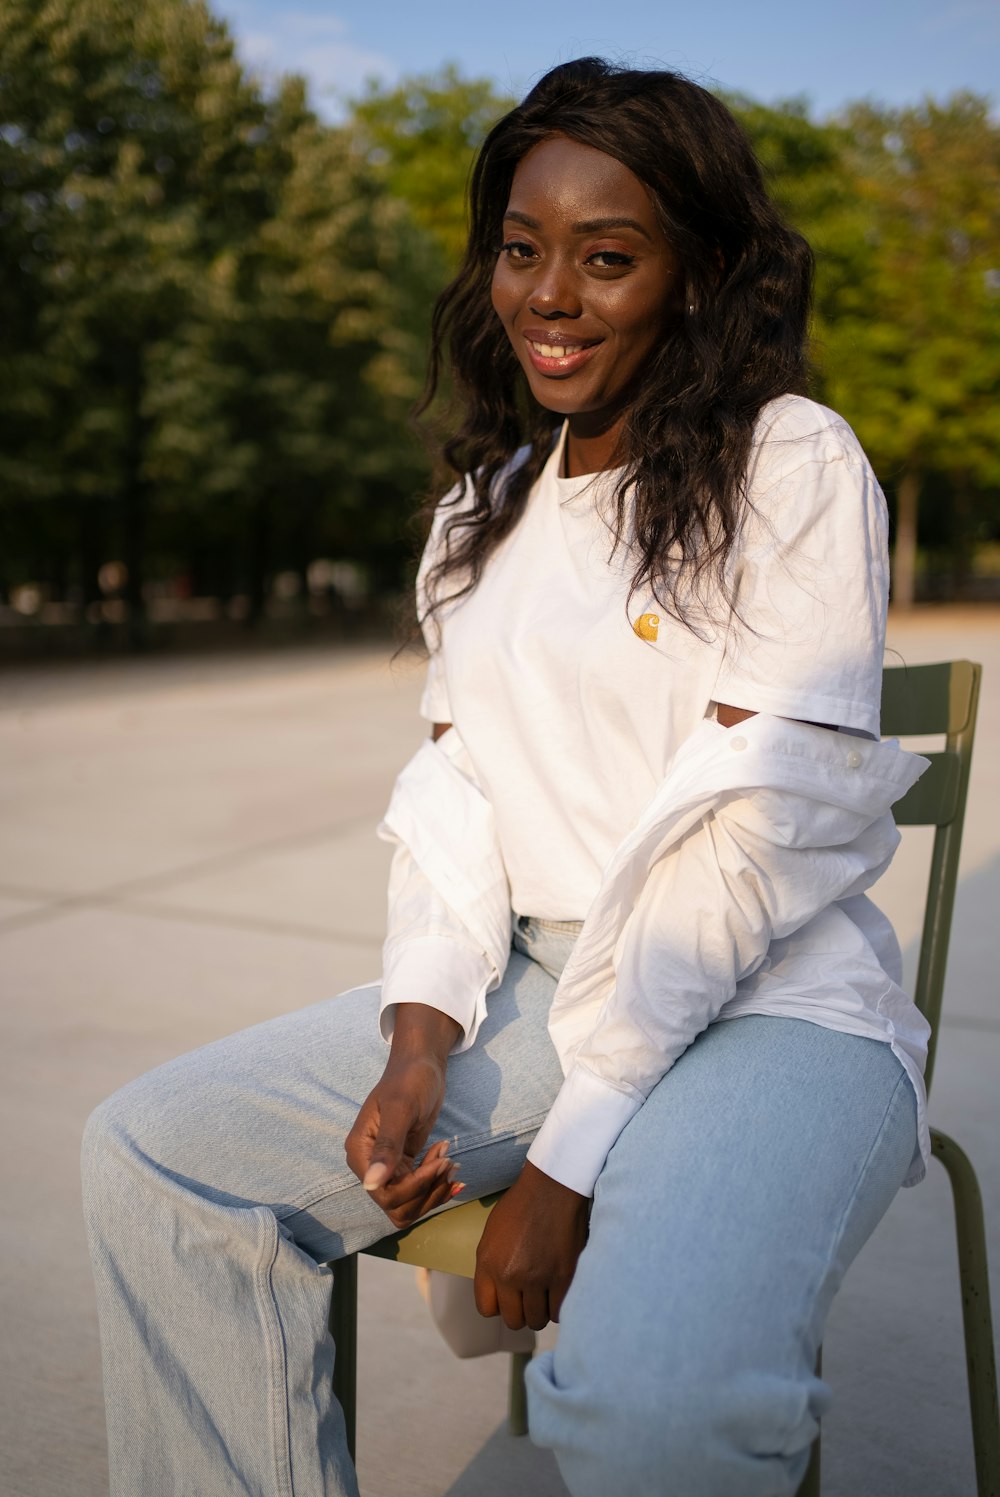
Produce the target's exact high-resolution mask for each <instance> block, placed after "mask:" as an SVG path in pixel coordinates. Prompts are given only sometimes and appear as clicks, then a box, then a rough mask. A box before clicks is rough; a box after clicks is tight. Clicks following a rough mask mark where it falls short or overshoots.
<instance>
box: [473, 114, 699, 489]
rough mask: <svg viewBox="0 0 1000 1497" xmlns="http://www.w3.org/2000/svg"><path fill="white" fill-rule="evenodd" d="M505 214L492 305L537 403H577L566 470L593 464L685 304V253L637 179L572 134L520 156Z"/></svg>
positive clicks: (605, 456) (602, 460)
mask: <svg viewBox="0 0 1000 1497" xmlns="http://www.w3.org/2000/svg"><path fill="white" fill-rule="evenodd" d="M503 225H504V234H505V235H506V239H505V242H504V245H503V248H502V249H501V251H500V257H499V260H498V261H497V267H496V270H495V271H494V273H493V306H494V308H495V309H496V312H497V315H498V317H499V318H500V321H501V323H502V324H503V327H504V331H505V332H506V334H507V336H508V338H509V339H510V341H511V345H512V346H513V349H514V352H515V353H516V354H517V357H518V359H519V360H520V362H521V366H522V368H523V369H524V372H525V374H526V375H527V379H528V384H529V386H530V388H531V391H532V394H533V395H534V396H535V398H536V399H537V400H538V402H539V404H540V405H541V406H543V407H544V408H545V409H546V410H550V411H556V412H560V413H564V414H567V415H569V414H572V417H573V420H572V422H571V426H570V433H569V438H568V440H567V444H566V476H567V477H576V475H577V474H579V473H595V472H597V471H598V470H599V469H601V468H606V467H608V466H610V463H611V460H612V458H613V457H614V454H615V450H616V448H617V446H618V442H619V439H620V436H621V429H622V423H623V422H624V419H625V412H626V411H627V410H628V408H629V405H630V404H631V402H632V400H633V399H634V397H635V394H636V391H637V389H638V387H639V385H640V383H641V380H642V376H643V374H644V372H645V370H646V369H647V368H648V366H649V364H650V362H651V360H652V358H653V356H654V354H655V352H656V350H657V348H658V347H659V346H660V345H661V344H662V343H663V342H664V341H665V338H666V335H667V332H668V330H669V328H670V325H671V323H673V322H676V321H677V320H678V319H679V318H680V317H681V315H682V302H681V296H682V294H683V275H682V272H681V266H680V262H679V260H678V258H677V256H676V254H675V253H674V251H673V250H672V248H671V246H670V244H669V243H668V242H667V239H666V236H665V235H664V232H663V230H662V228H661V227H660V224H659V222H658V220H657V216H656V213H655V211H654V208H653V204H652V201H651V200H650V196H649V194H648V192H647V191H646V190H645V188H644V187H643V185H642V183H641V182H640V181H639V179H638V178H637V177H636V176H634V175H633V173H632V172H630V171H629V169H628V167H627V166H624V165H623V164H622V163H621V162H620V161H616V160H614V158H613V157H611V156H607V155H605V153H604V152H603V151H598V150H595V149H594V148H593V147H592V146H586V145H581V144H580V143H579V142H578V141H575V140H571V139H570V138H569V137H568V136H565V135H553V136H552V137H551V138H550V139H548V140H543V141H541V142H539V144H538V145H536V146H533V147H532V149H531V150H530V151H529V152H528V153H527V155H526V156H525V157H524V158H523V159H522V160H521V162H520V163H519V164H518V167H517V171H516V172H515V173H514V180H513V183H512V185H511V193H510V201H509V203H508V206H507V210H506V212H505V213H504V219H503Z"/></svg>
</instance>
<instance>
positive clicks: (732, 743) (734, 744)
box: [729, 733, 747, 754]
mask: <svg viewBox="0 0 1000 1497" xmlns="http://www.w3.org/2000/svg"><path fill="white" fill-rule="evenodd" d="M746 746H747V741H746V739H745V738H744V737H743V734H742V733H737V735H736V737H735V738H730V740H729V747H730V748H731V749H732V750H733V751H734V752H735V753H737V754H739V753H741V752H742V751H743V749H745V748H746Z"/></svg>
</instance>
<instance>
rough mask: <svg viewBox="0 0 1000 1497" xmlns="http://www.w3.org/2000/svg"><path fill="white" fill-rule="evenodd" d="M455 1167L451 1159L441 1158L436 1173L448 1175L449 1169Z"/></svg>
mask: <svg viewBox="0 0 1000 1497" xmlns="http://www.w3.org/2000/svg"><path fill="white" fill-rule="evenodd" d="M454 1168H455V1166H454V1165H453V1164H452V1162H451V1160H450V1159H439V1160H438V1163H437V1168H436V1169H435V1171H434V1173H435V1174H436V1175H446V1174H447V1173H448V1171H449V1170H452V1169H454Z"/></svg>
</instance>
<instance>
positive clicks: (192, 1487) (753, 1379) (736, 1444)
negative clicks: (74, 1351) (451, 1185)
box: [84, 921, 915, 1497]
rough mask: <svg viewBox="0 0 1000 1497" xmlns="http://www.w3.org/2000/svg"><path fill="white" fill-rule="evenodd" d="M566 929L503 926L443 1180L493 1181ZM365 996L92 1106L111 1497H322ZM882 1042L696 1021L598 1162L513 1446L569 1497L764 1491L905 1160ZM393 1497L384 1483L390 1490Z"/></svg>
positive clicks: (368, 1070)
mask: <svg viewBox="0 0 1000 1497" xmlns="http://www.w3.org/2000/svg"><path fill="white" fill-rule="evenodd" d="M574 935H575V928H560V927H559V926H557V925H553V924H549V923H546V922H542V921H529V922H525V921H522V922H521V928H520V929H519V931H518V934H517V936H516V937H515V948H516V949H515V951H514V952H513V953H512V955H511V961H510V966H509V969H508V972H507V975H506V977H505V979H504V982H503V984H502V985H501V987H500V988H499V989H498V990H497V992H496V993H494V994H493V995H492V997H491V999H490V1013H489V1017H488V1019H487V1021H486V1024H485V1025H484V1027H483V1029H482V1031H481V1033H480V1037H479V1040H478V1041H477V1044H476V1045H475V1047H474V1048H473V1049H471V1050H469V1051H467V1052H465V1053H464V1054H462V1055H460V1056H457V1057H455V1058H453V1060H452V1061H451V1062H450V1063H449V1076H448V1091H447V1097H446V1100H445V1103H444V1107H443V1108H442V1112H441V1115H440V1118H439V1121H438V1125H437V1127H436V1129H435V1134H434V1137H445V1136H447V1137H449V1138H450V1139H451V1140H452V1146H451V1153H452V1156H453V1157H454V1158H456V1159H457V1160H459V1161H460V1162H461V1165H462V1178H463V1179H464V1180H465V1181H466V1182H467V1190H466V1192H465V1198H466V1199H468V1198H471V1197H475V1196H478V1195H482V1194H485V1193H487V1192H488V1191H492V1190H496V1189H498V1188H500V1187H502V1186H504V1185H507V1184H509V1183H510V1182H511V1181H512V1180H513V1179H514V1178H515V1176H516V1175H517V1173H518V1171H519V1169H520V1167H521V1164H522V1162H523V1160H524V1156H525V1153H526V1152H527V1149H528V1146H529V1144H530V1142H531V1139H532V1137H533V1136H534V1133H535V1131H536V1129H537V1128H538V1126H539V1124H540V1123H541V1121H542V1119H543V1118H544V1116H545V1114H546V1112H547V1110H548V1108H549V1106H550V1105H551V1102H552V1100H553V1098H554V1096H555V1094H556V1092H557V1090H558V1088H559V1084H560V1081H561V1072H560V1068H559V1064H558V1061H557V1059H556V1056H555V1052H554V1050H553V1049H552V1046H551V1043H550V1042H549V1039H548V1035H547V1032H546V1028H545V1022H546V1014H547V1010H548V1007H549V1003H550V1001H551V997H552V993H553V991H554V987H555V980H556V977H557V975H558V972H559V971H560V970H561V967H562V964H563V963H564V961H565V959H566V957H567V956H568V954H569V951H570V949H571V947H572V942H573V938H574ZM377 1007H378V988H377V986H371V987H365V988H358V989H355V990H353V991H352V992H349V993H346V994H343V995H341V996H340V997H337V998H334V999H331V1000H329V1001H328V1002H325V1003H320V1004H316V1005H314V1006H312V1007H310V1008H307V1009H304V1010H302V1011H300V1012H299V1013H295V1014H290V1015H287V1016H284V1017H281V1018H278V1019H275V1020H273V1021H271V1022H269V1023H267V1024H263V1025H259V1026H257V1027H255V1028H253V1029H249V1030H245V1031H243V1032H242V1033H240V1034H236V1035H233V1036H232V1037H231V1038H229V1039H225V1040H221V1041H219V1042H217V1043H215V1044H212V1045H208V1046H206V1047H205V1048H203V1049H201V1050H198V1051H195V1052H194V1053H193V1054H191V1055H186V1056H183V1057H181V1058H180V1059H178V1060H174V1061H171V1062H169V1063H168V1064H166V1065H164V1066H160V1067H159V1068H158V1069H156V1070H155V1071H152V1072H151V1073H150V1074H149V1075H147V1076H144V1077H142V1078H140V1079H139V1080H138V1081H135V1082H133V1083H131V1084H130V1085H129V1086H126V1087H125V1088H123V1089H122V1090H121V1091H120V1092H118V1093H116V1094H115V1095H114V1096H113V1097H111V1098H110V1099H109V1100H108V1101H107V1102H105V1103H103V1104H102V1105H101V1107H99V1108H98V1109H97V1111H96V1112H95V1113H94V1115H93V1117H92V1118H91V1120H90V1122H89V1124H88V1127H87V1132H86V1136H85V1140H84V1193H85V1209H86V1215H87V1224H88V1231H89V1235H90V1243H91V1253H92V1258H93V1264H94V1273H95V1280H96V1286H97V1297H98V1306H99V1312H100V1321H101V1344H102V1356H103V1364H104V1381H105V1396H106V1404H107V1418H108V1438H109V1450H110V1463H111V1489H112V1492H113V1494H114V1497H140V1494H141V1497H166V1494H176V1497H222V1494H227V1497H228V1494H235V1493H240V1494H243V1497H245V1494H248V1493H249V1494H254V1497H275V1494H281V1497H321V1494H322V1497H345V1494H354V1493H356V1492H357V1490H358V1489H357V1482H356V1478H355V1475H354V1471H353V1467H352V1465H351V1462H350V1460H349V1457H348V1455H347V1450H346V1443H345V1439H344V1425H343V1418H342V1415H341V1412H340V1409H339V1407H338V1406H337V1404H336V1403H335V1402H334V1400H333V1397H332V1394H331V1388H330V1383H331V1376H332V1371H333V1360H334V1348H333V1344H332V1342H331V1340H330V1337H329V1334H328V1332H327V1328H326V1318H327V1310H328V1306H329V1297H330V1285H331V1277H330V1275H331V1269H330V1267H328V1266H327V1265H328V1264H329V1263H330V1262H331V1261H332V1262H333V1272H336V1261H335V1260H336V1259H337V1258H339V1257H342V1256H343V1255H344V1254H345V1253H352V1252H354V1251H356V1250H357V1249H359V1248H361V1247H364V1246H366V1245H368V1244H370V1243H371V1242H373V1241H375V1240H377V1239H378V1238H379V1237H381V1236H384V1235H385V1233H386V1231H387V1229H388V1227H389V1224H388V1222H387V1219H386V1218H385V1217H384V1216H383V1215H382V1213H381V1212H380V1210H379V1209H378V1207H377V1206H375V1205H374V1204H373V1202H372V1201H371V1199H370V1197H369V1196H368V1195H367V1194H366V1192H365V1191H364V1190H363V1189H362V1188H361V1186H360V1184H359V1182H358V1181H357V1180H356V1179H355V1177H354V1176H353V1175H352V1174H351V1172H350V1170H349V1169H348V1168H347V1165H346V1162H345V1159H344V1152H343V1138H344V1135H345V1134H346V1132H347V1130H348V1129H349V1128H350V1126H351V1124H352V1122H353V1120H354V1117H355V1114H356V1112H357V1109H358V1106H359V1105H360V1103H361V1101H362V1100H363V1099H364V1097H365V1096H366V1095H367V1093H368V1091H369V1090H370V1089H371V1087H372V1086H373V1085H374V1083H375V1082H376V1080H377V1079H378V1077H379V1075H380V1074H381V1071H382V1068H383V1065H384V1062H385V1056H386V1051H385V1046H384V1045H383V1043H382V1041H381V1039H380V1038H379V1035H378V1029H377V1023H376V1013H377ZM914 1134H915V1105H914V1099H913V1092H912V1088H911V1087H910V1085H909V1083H908V1082H907V1080H906V1078H905V1074H904V1072H903V1070H902V1067H901V1066H900V1064H899V1062H898V1061H897V1060H896V1059H895V1057H894V1056H893V1055H892V1053H891V1051H890V1050H889V1047H888V1046H887V1045H883V1044H880V1043H879V1042H877V1041H874V1040H869V1039H862V1038H859V1037H855V1036H850V1035H844V1034H838V1033H834V1032H833V1031H830V1030H825V1029H822V1028H820V1027H818V1026H816V1025H812V1024H808V1023H805V1022H803V1021H801V1020H797V1019H778V1018H770V1017H768V1018H761V1017H748V1018H742V1019H735V1020H731V1021H728V1022H725V1023H720V1024H716V1025H713V1026H711V1027H710V1028H709V1029H708V1030H706V1031H705V1032H704V1033H703V1034H702V1035H700V1036H699V1037H698V1038H697V1039H696V1040H695V1042H694V1043H693V1044H692V1045H691V1046H690V1048H689V1049H688V1050H687V1051H686V1052H685V1054H684V1055H683V1056H682V1057H681V1059H680V1061H678V1063H677V1064H676V1065H675V1066H674V1068H673V1069H672V1070H671V1071H670V1072H669V1074H668V1075H667V1076H666V1077H665V1078H664V1079H663V1081H662V1082H661V1083H660V1084H659V1086H658V1087H657V1088H656V1089H655V1090H654V1092H653V1093H652V1094H651V1095H650V1097H649V1099H648V1101H647V1102H646V1103H645V1105H644V1106H643V1107H642V1108H641V1109H640V1111H639V1113H638V1114H637V1116H636V1117H635V1118H634V1119H633V1121H632V1122H631V1123H630V1124H629V1126H628V1127H627V1128H626V1129H625V1131H624V1132H623V1133H622V1135H621V1137H620V1138H619V1140H618V1142H617V1143H616V1145H615V1147H614V1148H613V1149H612V1151H611V1154H610V1155H609V1158H608V1161H607V1165H606V1167H605V1169H604V1172H603V1173H602V1175H601V1178H600V1180H599V1182H598V1186H597V1190H596V1193H595V1199H594V1205H593V1213H592V1217H591V1228H590V1238H589V1241H588V1244H587V1247H586V1249H585V1250H584V1252H583V1254H582V1256H581V1258H580V1261H579V1266H578V1269H577V1274H576V1278H575V1280H574V1283H573V1286H572V1288H571V1290H570V1293H569V1295H568V1296H567V1298H566V1301H565V1304H564V1307H563V1313H562V1323H561V1326H560V1332H559V1340H558V1345H557V1348H556V1350H555V1352H554V1353H552V1352H548V1353H545V1354H543V1355H542V1356H540V1357H538V1358H536V1359H535V1361H534V1362H533V1364H532V1366H531V1368H530V1369H529V1418H530V1423H531V1432H532V1436H533V1438H534V1439H535V1440H536V1441H537V1442H538V1443H540V1444H544V1445H548V1446H550V1447H552V1448H553V1449H554V1451H555V1453H556V1457H557V1459H558V1461H559V1464H560V1467H561V1470H562V1472H563V1476H564V1478H565V1480H566V1482H567V1485H568V1486H569V1489H570V1491H571V1492H572V1493H573V1494H574V1497H591V1494H593V1497H598V1494H599V1497H606V1494H607V1493H608V1492H615V1493H616V1494H631V1493H635V1494H639V1493H642V1494H643V1497H649V1494H651V1493H659V1492H662V1493H673V1494H676V1497H700V1494H704V1497H726V1494H729V1493H732V1494H733V1497H736V1494H739V1497H765V1494H768V1497H770V1494H782V1493H788V1494H791V1493H793V1492H794V1491H795V1489H796V1486H797V1484H798V1482H799V1480H800V1479H801V1476H802V1473H803V1470H804V1467H805V1464H806V1460H807V1457H808V1447H809V1444H810V1441H811V1439H812V1437H813V1435H814V1434H815V1431H816V1427H817V1424H816V1421H817V1419H818V1417H819V1415H820V1414H821V1413H822V1411H823V1410H824V1409H825V1407H826V1405H827V1399H828V1390H827V1388H826V1386H825V1385H824V1384H823V1383H822V1382H821V1381H820V1380H818V1379H817V1378H816V1377H815V1376H814V1374H813V1364H814V1361H815V1354H816V1348H817V1345H818V1344H819V1341H820V1339H821V1336H822V1329H823V1322H824V1318H825V1316H826V1312H827V1310H828V1308H829V1304H830V1301H831V1299H832V1297H833V1294H834V1292H835V1290H836V1288H837V1285H838V1284H839V1282H840V1279H841V1277H842V1275H843V1273H844V1270H845V1269H846V1267H847V1266H848V1264H849V1263H850V1261H851V1259H852V1258H853V1257H854V1256H855V1254H856V1253H857V1251H858V1249H859V1248H860V1247H861V1245H862V1243H863V1242H864V1241H865V1239H866V1238H867V1237H868V1235H869V1234H870V1233H871V1231H872V1230H873V1228H874V1227H875V1225H876V1223H877V1222H878V1220H879V1218H880V1217H881V1216H882V1214H883V1212H884V1211H885V1209H886V1207H887V1206H888V1204H889V1202H890V1200H891V1199H892V1197H893V1195H894V1193H895V1191H896V1189H897V1188H898V1186H899V1184H900V1183H901V1181H902V1179H903V1176H904V1174H905V1172H906V1169H907V1166H908V1164H909V1161H910V1157H911V1155H912V1152H913V1145H914ZM406 1489H407V1484H406V1481H405V1479H401V1484H400V1493H401V1494H403V1493H404V1492H405V1491H406Z"/></svg>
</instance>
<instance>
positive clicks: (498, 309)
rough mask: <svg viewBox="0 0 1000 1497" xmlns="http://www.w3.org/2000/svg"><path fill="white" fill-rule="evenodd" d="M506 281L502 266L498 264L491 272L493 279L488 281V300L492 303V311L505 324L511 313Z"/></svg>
mask: <svg viewBox="0 0 1000 1497" xmlns="http://www.w3.org/2000/svg"><path fill="white" fill-rule="evenodd" d="M506 281H507V277H506V276H505V275H504V271H503V266H502V265H498V266H497V268H496V269H495V270H494V272H493V280H492V281H491V282H490V300H491V301H492V303H493V310H494V312H495V313H496V314H497V316H498V317H499V318H500V321H501V322H502V323H504V324H505V325H506V322H507V319H508V317H509V316H511V315H513V314H512V308H511V296H510V290H509V287H508V286H507V284H506Z"/></svg>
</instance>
